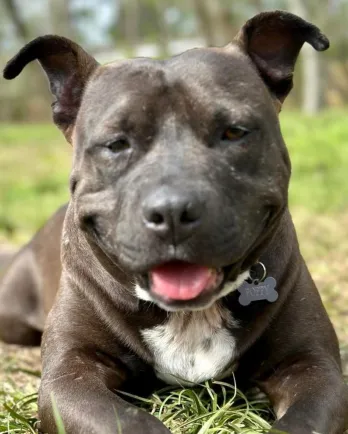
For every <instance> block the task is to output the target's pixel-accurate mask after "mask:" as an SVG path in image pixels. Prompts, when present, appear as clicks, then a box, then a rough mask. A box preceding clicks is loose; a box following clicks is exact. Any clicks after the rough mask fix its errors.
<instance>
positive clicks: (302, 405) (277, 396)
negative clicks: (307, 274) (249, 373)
mask: <svg viewBox="0 0 348 434" xmlns="http://www.w3.org/2000/svg"><path fill="white" fill-rule="evenodd" d="M263 386H264V390H265V391H266V392H267V394H268V395H269V396H270V398H271V401H272V403H273V405H274V409H275V411H276V414H277V417H278V420H277V422H276V423H275V424H274V425H273V428H272V430H271V432H276V431H281V432H285V433H289V434H314V433H318V434H342V433H343V432H344V429H345V428H347V427H348V412H347V409H348V388H347V386H346V385H345V384H344V382H343V379H342V374H341V372H340V371H339V369H338V367H337V365H336V363H335V362H334V361H333V360H330V359H329V358H328V359H327V360H325V359H324V360H323V359H319V360H303V361H300V362H296V363H293V364H289V365H287V366H283V367H279V368H277V369H276V371H275V372H274V373H273V374H272V375H271V377H270V378H268V379H267V380H266V381H265V382H264V383H263Z"/></svg>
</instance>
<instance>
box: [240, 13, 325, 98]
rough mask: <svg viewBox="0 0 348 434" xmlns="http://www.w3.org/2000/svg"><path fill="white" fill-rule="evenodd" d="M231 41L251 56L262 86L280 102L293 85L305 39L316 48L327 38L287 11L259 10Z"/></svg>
mask: <svg viewBox="0 0 348 434" xmlns="http://www.w3.org/2000/svg"><path fill="white" fill-rule="evenodd" d="M233 42H234V43H237V44H238V45H239V47H240V48H241V49H242V50H243V51H244V52H245V53H246V54H247V55H248V56H249V57H250V58H251V60H252V61H253V63H254V64H255V65H256V67H257V69H258V71H259V73H260V75H261V77H262V79H263V81H264V82H265V84H266V86H267V87H268V89H269V90H270V92H271V93H272V95H274V96H275V97H276V98H277V99H278V100H279V101H280V103H283V101H284V100H285V98H286V97H287V95H288V94H289V92H290V90H291V89H292V86H293V73H294V68H295V63H296V60H297V57H298V55H299V52H300V50H301V48H302V46H303V44H304V43H305V42H308V43H309V44H310V45H312V47H313V48H315V49H316V50H317V51H325V50H327V49H328V48H329V45H330V43H329V40H328V39H327V37H326V36H325V35H323V33H321V31H320V30H319V29H318V28H317V27H316V26H314V25H313V24H311V23H308V22H307V21H305V20H303V19H302V18H300V17H298V16H296V15H293V14H291V13H289V12H284V11H274V12H263V13H261V14H258V15H256V16H255V17H253V18H251V19H250V20H249V21H247V22H246V24H245V25H244V26H243V27H242V29H241V30H240V32H239V33H238V35H237V36H236V38H235V40H234V41H233Z"/></svg>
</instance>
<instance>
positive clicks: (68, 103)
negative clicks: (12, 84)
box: [4, 35, 99, 143]
mask: <svg viewBox="0 0 348 434" xmlns="http://www.w3.org/2000/svg"><path fill="white" fill-rule="evenodd" d="M33 60H38V61H39V63H40V64H41V66H42V68H43V69H44V71H45V73H46V75H47V77H48V81H49V84H50V89H51V92H52V94H53V96H54V97H55V101H54V102H53V104H52V111H53V120H54V123H55V124H56V125H57V127H58V128H59V129H60V130H61V131H62V132H63V134H64V135H65V138H66V139H67V140H68V142H70V143H71V141H72V132H73V129H74V125H75V121H76V117H77V113H78V111H79V108H80V104H81V100H82V95H83V92H84V89H85V87H86V84H87V82H88V80H89V78H90V77H91V75H92V73H93V72H94V71H95V70H96V68H97V67H98V65H99V64H98V62H97V61H96V60H95V59H94V58H93V57H92V56H90V55H89V54H88V53H86V51H85V50H83V48H81V47H80V46H79V45H78V44H76V43H75V42H73V41H70V39H67V38H63V37H61V36H56V35H46V36H41V37H39V38H36V39H34V40H33V41H31V42H29V44H27V45H25V46H24V47H23V48H22V49H21V50H20V51H19V52H18V53H17V54H16V56H14V57H13V58H12V59H11V60H10V61H9V62H8V63H7V65H6V67H5V69H4V78H6V79H7V80H11V79H13V78H15V77H17V75H19V74H20V73H21V72H22V70H23V68H24V67H25V66H26V65H27V64H28V63H29V62H32V61H33Z"/></svg>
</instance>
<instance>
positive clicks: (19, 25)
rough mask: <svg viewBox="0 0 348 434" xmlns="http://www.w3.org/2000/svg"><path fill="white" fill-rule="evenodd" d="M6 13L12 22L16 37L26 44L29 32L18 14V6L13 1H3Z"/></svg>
mask: <svg viewBox="0 0 348 434" xmlns="http://www.w3.org/2000/svg"><path fill="white" fill-rule="evenodd" d="M3 1H4V6H5V8H6V10H7V13H8V15H9V17H10V19H11V20H12V23H13V25H14V27H15V29H16V33H17V37H18V38H19V39H21V40H22V42H23V41H24V42H26V41H27V40H28V37H29V34H28V33H29V32H28V29H27V26H26V24H25V22H24V20H23V19H22V17H21V14H20V12H19V8H18V5H17V3H16V1H15V0H3Z"/></svg>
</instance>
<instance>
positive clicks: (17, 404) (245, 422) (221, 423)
mask: <svg viewBox="0 0 348 434" xmlns="http://www.w3.org/2000/svg"><path fill="white" fill-rule="evenodd" d="M123 395H124V397H125V398H126V399H128V400H131V402H132V403H134V404H136V405H137V406H139V407H141V408H143V409H144V410H146V411H148V412H149V413H151V414H153V415H154V416H155V417H157V418H158V419H160V420H161V421H162V422H163V423H164V424H165V425H166V426H167V427H168V428H169V429H170V430H171V432H172V433H173V434H227V433H229V434H258V433H266V432H268V430H269V429H270V428H271V422H272V421H273V420H274V417H273V415H272V413H271V412H270V410H269V407H268V402H267V400H266V399H262V398H259V399H253V398H250V397H249V398H248V397H246V396H244V395H243V394H242V393H241V392H240V391H238V390H237V389H236V388H235V387H234V386H232V385H230V384H227V383H224V382H218V381H216V382H207V383H205V384H202V385H200V386H196V387H194V388H192V389H184V388H183V389H175V388H173V387H167V388H165V389H163V390H161V391H159V392H157V393H156V394H153V395H152V396H151V397H149V398H148V399H144V398H138V397H134V396H132V395H127V394H123ZM3 406H4V411H3V412H2V413H1V412H0V433H11V434H12V433H13V434H14V433H23V434H24V433H36V432H37V426H38V420H37V417H36V415H37V394H36V393H32V394H29V395H23V394H21V393H20V392H18V390H16V389H15V387H13V388H11V387H10V386H7V392H6V397H5V399H4V404H3ZM54 414H55V419H56V422H57V424H58V426H59V433H60V434H64V432H65V431H64V424H63V421H62V419H61V417H60V414H59V411H58V408H57V406H56V405H54ZM115 419H117V415H116V416H115ZM116 422H117V420H116ZM116 422H115V433H117V432H118V431H117V423H116ZM101 427H102V421H101Z"/></svg>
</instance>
